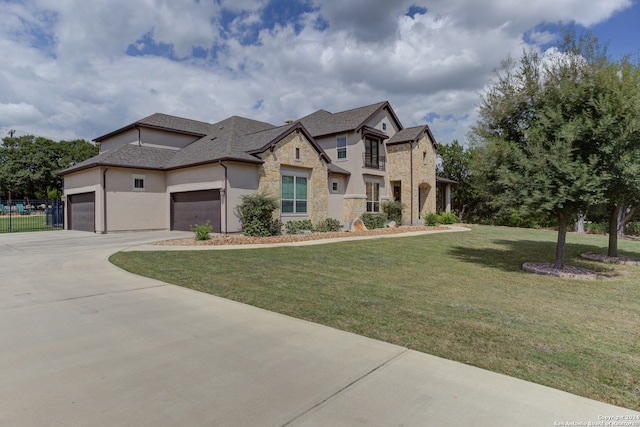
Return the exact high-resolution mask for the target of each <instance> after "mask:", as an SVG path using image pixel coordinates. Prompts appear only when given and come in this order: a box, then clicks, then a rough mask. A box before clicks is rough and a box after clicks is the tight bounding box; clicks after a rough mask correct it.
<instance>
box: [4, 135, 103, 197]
mask: <svg viewBox="0 0 640 427" xmlns="http://www.w3.org/2000/svg"><path fill="white" fill-rule="evenodd" d="M96 154H98V147H97V146H96V145H94V144H92V143H90V142H87V141H85V140H82V139H76V140H72V141H59V142H56V141H53V140H51V139H48V138H44V137H39V136H38V137H36V136H33V135H25V136H20V137H6V138H3V139H2V144H1V145H0V198H2V199H8V198H9V194H11V197H12V198H14V199H19V198H32V199H50V198H57V197H60V196H61V195H62V179H61V178H60V177H59V176H57V175H56V174H57V173H58V172H60V171H61V170H63V169H66V168H68V167H70V166H72V165H74V164H76V163H79V162H81V161H83V160H86V159H88V158H90V157H93V156H95V155H96Z"/></svg>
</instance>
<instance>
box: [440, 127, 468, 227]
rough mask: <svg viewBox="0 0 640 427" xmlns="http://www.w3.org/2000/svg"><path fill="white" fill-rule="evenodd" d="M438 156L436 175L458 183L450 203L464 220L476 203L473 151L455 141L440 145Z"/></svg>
mask: <svg viewBox="0 0 640 427" xmlns="http://www.w3.org/2000/svg"><path fill="white" fill-rule="evenodd" d="M438 156H439V157H440V162H439V163H438V167H437V172H438V175H439V176H441V177H443V178H447V179H452V180H454V181H457V182H458V184H457V185H456V186H455V187H454V188H453V190H452V192H451V203H452V205H453V209H454V210H455V211H457V212H458V213H459V215H460V218H461V219H463V220H465V219H466V218H467V217H468V214H469V210H470V209H471V208H472V207H473V205H474V204H476V203H477V202H478V193H477V191H476V190H475V187H474V186H473V183H472V179H473V173H472V164H473V160H474V157H475V149H473V148H467V147H464V146H463V145H461V144H460V143H459V142H458V140H457V139H455V140H453V142H452V143H451V144H440V145H439V146H438Z"/></svg>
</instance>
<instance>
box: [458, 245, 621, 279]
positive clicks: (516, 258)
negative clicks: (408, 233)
mask: <svg viewBox="0 0 640 427" xmlns="http://www.w3.org/2000/svg"><path fill="white" fill-rule="evenodd" d="M492 244H493V245H496V246H499V247H492V248H487V247H484V248H472V247H464V246H456V247H453V248H452V249H451V250H450V251H449V254H450V255H452V256H454V257H455V258H457V259H459V260H460V261H463V262H470V263H474V264H479V265H483V266H485V267H491V268H496V269H499V270H502V271H507V272H521V273H523V274H531V273H528V272H526V271H524V270H523V269H522V264H524V263H525V262H540V263H553V262H554V259H555V253H556V243H555V242H540V241H533V240H494V241H492ZM598 251H600V252H602V247H600V246H595V245H585V244H567V246H566V247H565V257H564V263H565V265H571V266H574V267H581V268H586V269H588V270H592V271H594V272H597V273H602V274H605V275H611V274H613V272H614V270H613V268H612V266H611V265H602V264H599V263H596V262H592V261H589V260H586V259H583V258H581V257H580V254H581V253H585V252H598Z"/></svg>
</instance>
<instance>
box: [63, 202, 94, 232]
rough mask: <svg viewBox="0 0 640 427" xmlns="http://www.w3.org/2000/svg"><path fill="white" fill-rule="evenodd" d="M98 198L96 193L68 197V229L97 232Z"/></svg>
mask: <svg viewBox="0 0 640 427" xmlns="http://www.w3.org/2000/svg"><path fill="white" fill-rule="evenodd" d="M95 205H96V196H95V193H94V192H91V193H81V194H70V195H69V196H67V208H68V209H67V229H69V230H78V231H91V232H95V231H96V220H95V218H96V209H95Z"/></svg>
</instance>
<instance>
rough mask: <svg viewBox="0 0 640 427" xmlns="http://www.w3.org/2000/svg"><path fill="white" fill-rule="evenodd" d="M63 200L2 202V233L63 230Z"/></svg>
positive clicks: (0, 224) (0, 211)
mask: <svg viewBox="0 0 640 427" xmlns="http://www.w3.org/2000/svg"><path fill="white" fill-rule="evenodd" d="M63 228H64V203H63V202H62V200H48V201H45V200H32V199H23V200H21V199H18V200H0V233H18V232H23V231H47V230H61V229H63Z"/></svg>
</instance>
